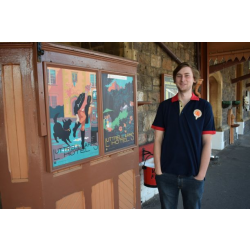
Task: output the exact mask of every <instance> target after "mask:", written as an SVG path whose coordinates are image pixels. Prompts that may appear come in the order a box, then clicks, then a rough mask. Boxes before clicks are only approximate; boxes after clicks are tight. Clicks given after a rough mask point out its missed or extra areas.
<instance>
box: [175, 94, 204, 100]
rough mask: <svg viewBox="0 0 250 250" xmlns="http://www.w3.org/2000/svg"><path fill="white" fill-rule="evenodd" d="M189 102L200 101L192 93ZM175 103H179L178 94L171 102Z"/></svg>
mask: <svg viewBox="0 0 250 250" xmlns="http://www.w3.org/2000/svg"><path fill="white" fill-rule="evenodd" d="M190 100H192V101H199V100H200V99H199V97H197V96H196V95H195V94H194V93H192V96H191V99H190ZM177 101H179V98H178V93H177V94H176V95H175V96H174V97H172V102H177Z"/></svg>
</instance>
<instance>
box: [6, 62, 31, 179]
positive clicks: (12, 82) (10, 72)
mask: <svg viewBox="0 0 250 250" xmlns="http://www.w3.org/2000/svg"><path fill="white" fill-rule="evenodd" d="M3 90H4V91H3V100H4V118H5V135H6V142H7V152H8V168H9V171H10V173H11V179H12V181H15V180H17V181H18V182H20V181H21V179H25V181H26V179H27V178H28V159H27V147H26V139H25V124H24V112H23V91H22V81H21V71H20V66H19V65H4V66H3Z"/></svg>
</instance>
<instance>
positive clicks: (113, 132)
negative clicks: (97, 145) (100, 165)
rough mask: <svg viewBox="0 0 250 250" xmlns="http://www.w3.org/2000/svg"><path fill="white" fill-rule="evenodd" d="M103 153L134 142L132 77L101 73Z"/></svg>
mask: <svg viewBox="0 0 250 250" xmlns="http://www.w3.org/2000/svg"><path fill="white" fill-rule="evenodd" d="M102 94H103V128H104V150H105V153H108V152H111V151H113V150H117V149H121V148H124V147H128V146H131V145H134V144H135V138H134V132H135V128H134V78H133V77H132V76H121V75H112V74H105V73H103V74H102Z"/></svg>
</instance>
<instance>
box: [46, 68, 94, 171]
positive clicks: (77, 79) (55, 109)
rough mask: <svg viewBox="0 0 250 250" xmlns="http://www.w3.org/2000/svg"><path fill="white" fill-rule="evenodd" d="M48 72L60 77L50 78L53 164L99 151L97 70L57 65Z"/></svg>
mask: <svg viewBox="0 0 250 250" xmlns="http://www.w3.org/2000/svg"><path fill="white" fill-rule="evenodd" d="M47 72H49V73H50V80H52V79H56V85H51V84H49V82H48V95H49V117H50V132H51V144H52V157H53V167H58V166H61V165H65V164H68V163H71V162H76V161H79V160H82V159H86V158H90V157H93V156H97V155H99V144H98V120H97V119H98V117H97V90H96V86H95V85H92V84H91V78H92V77H91V75H95V73H93V72H87V71H81V70H79V71H75V72H74V73H73V74H72V71H71V70H68V69H64V68H56V67H48V68H47ZM52 72H53V73H52ZM52 75H53V77H52ZM54 81H55V80H54Z"/></svg>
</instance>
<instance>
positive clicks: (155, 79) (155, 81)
mask: <svg viewBox="0 0 250 250" xmlns="http://www.w3.org/2000/svg"><path fill="white" fill-rule="evenodd" d="M153 85H154V86H160V78H158V77H157V78H156V77H154V78H153Z"/></svg>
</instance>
